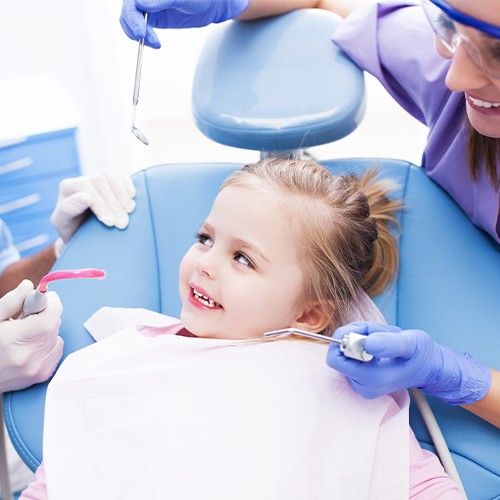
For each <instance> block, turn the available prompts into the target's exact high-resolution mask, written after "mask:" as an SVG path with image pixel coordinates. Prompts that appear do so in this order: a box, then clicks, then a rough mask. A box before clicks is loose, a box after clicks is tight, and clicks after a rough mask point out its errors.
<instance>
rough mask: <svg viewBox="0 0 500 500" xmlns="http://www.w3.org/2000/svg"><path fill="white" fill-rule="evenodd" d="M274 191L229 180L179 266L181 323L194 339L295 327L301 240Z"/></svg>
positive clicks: (249, 335) (242, 336)
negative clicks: (236, 183)
mask: <svg viewBox="0 0 500 500" xmlns="http://www.w3.org/2000/svg"><path fill="white" fill-rule="evenodd" d="M276 198H277V196H276V195H275V194H273V193H272V192H267V191H263V190H259V189H254V188H247V187H240V186H228V187H226V188H224V189H223V190H222V191H221V192H220V193H219V195H218V196H217V198H216V199H215V202H214V204H213V206H212V210H211V212H210V214H209V216H208V218H207V220H206V221H205V222H204V223H203V224H202V226H201V228H200V232H199V235H198V236H197V242H196V243H195V244H194V245H193V246H192V247H191V248H190V249H189V250H188V252H187V254H186V255H185V256H184V258H183V260H182V263H181V266H180V273H179V274H180V276H179V290H180V296H181V301H182V312H181V321H182V323H183V324H184V326H185V327H186V328H187V329H188V330H189V331H190V332H192V333H193V334H195V335H197V336H199V337H212V338H224V339H248V338H261V337H262V334H263V333H264V332H265V331H268V330H276V329H279V328H286V327H290V326H296V325H295V324H294V322H295V320H296V319H297V318H298V317H299V316H300V315H301V306H300V300H299V299H300V293H301V290H302V284H303V274H302V271H301V266H300V263H299V241H298V238H296V235H295V234H294V231H293V230H292V229H291V224H290V220H289V218H288V215H287V213H286V212H285V210H284V209H283V207H282V206H280V204H279V202H278V201H277V200H276Z"/></svg>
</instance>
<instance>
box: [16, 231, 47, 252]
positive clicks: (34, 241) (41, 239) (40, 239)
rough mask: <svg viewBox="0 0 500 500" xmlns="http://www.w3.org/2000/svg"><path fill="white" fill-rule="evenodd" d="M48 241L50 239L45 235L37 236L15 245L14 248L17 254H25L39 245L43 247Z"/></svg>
mask: <svg viewBox="0 0 500 500" xmlns="http://www.w3.org/2000/svg"><path fill="white" fill-rule="evenodd" d="M49 239H50V238H49V235H48V234H47V233H42V234H37V235H36V236H34V237H33V238H28V239H27V240H24V241H20V242H19V243H16V248H17V251H18V252H19V253H22V252H26V250H31V249H32V248H35V247H38V246H40V245H45V244H46V243H48V241H49Z"/></svg>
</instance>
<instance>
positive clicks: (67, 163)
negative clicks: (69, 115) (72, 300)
mask: <svg viewBox="0 0 500 500" xmlns="http://www.w3.org/2000/svg"><path fill="white" fill-rule="evenodd" d="M78 175H81V172H80V162H79V157H78V150H77V143H76V128H75V127H73V128H68V129H63V130H57V131H52V132H47V133H43V134H37V135H31V136H28V137H23V138H19V139H16V140H11V141H9V142H7V143H4V144H3V145H0V218H2V219H3V220H4V221H5V222H6V224H7V225H8V226H9V229H10V231H11V232H12V236H13V238H14V243H15V245H16V247H17V248H18V250H19V252H20V254H21V256H23V257H27V256H29V255H31V254H33V253H36V252H37V251H39V250H41V249H42V248H43V247H45V246H46V245H47V244H48V243H50V242H52V241H54V240H55V239H56V238H57V233H56V231H55V230H54V228H53V227H52V225H51V224H50V215H51V213H52V211H53V209H54V207H55V204H56V201H57V194H58V188H59V182H60V181H61V180H62V179H64V178H67V177H75V176H78Z"/></svg>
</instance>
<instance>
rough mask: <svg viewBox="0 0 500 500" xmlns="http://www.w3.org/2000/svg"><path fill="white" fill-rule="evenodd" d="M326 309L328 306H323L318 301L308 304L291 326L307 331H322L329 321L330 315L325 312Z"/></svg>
mask: <svg viewBox="0 0 500 500" xmlns="http://www.w3.org/2000/svg"><path fill="white" fill-rule="evenodd" d="M328 309H330V308H325V307H323V306H322V304H321V303H320V302H316V303H315V304H313V305H309V306H307V307H306V308H305V309H303V311H302V312H301V313H300V315H299V317H298V318H297V319H296V320H295V321H294V323H293V324H292V325H291V327H292V328H299V329H301V330H306V331H308V332H315V333H319V332H322V331H323V330H324V329H325V328H326V327H327V326H328V324H329V323H330V321H331V315H330V314H328V313H327V312H326V311H327V310H328ZM332 312H333V311H332Z"/></svg>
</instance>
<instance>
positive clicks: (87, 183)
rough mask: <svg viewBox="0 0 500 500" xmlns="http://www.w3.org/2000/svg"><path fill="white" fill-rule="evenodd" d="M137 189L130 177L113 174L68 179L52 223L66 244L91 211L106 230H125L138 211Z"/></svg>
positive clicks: (60, 191)
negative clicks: (131, 217)
mask: <svg viewBox="0 0 500 500" xmlns="http://www.w3.org/2000/svg"><path fill="white" fill-rule="evenodd" d="M134 197H135V186H134V184H133V182H132V179H131V178H130V176H128V175H126V174H124V173H122V172H117V171H113V170H108V171H105V172H103V173H102V174H96V175H88V176H85V175H84V176H81V177H73V178H70V179H64V180H63V181H61V183H60V184H59V197H58V200H57V205H56V208H55V209H54V212H53V213H52V216H51V218H50V221H51V222H52V225H53V226H54V227H55V228H56V230H57V232H58V233H59V235H60V236H61V238H62V241H63V242H64V243H67V242H68V241H69V240H70V238H71V237H72V236H73V234H75V231H76V230H77V229H78V228H79V227H80V225H81V224H82V222H83V221H84V219H85V217H86V216H87V215H88V214H87V211H88V210H91V211H92V212H94V214H95V216H96V217H97V218H98V219H99V220H100V221H101V222H102V223H103V224H105V225H106V226H110V227H112V226H116V227H117V228H118V229H125V228H126V227H127V226H128V222H129V219H128V214H129V213H131V212H133V211H134V209H135V201H134Z"/></svg>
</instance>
